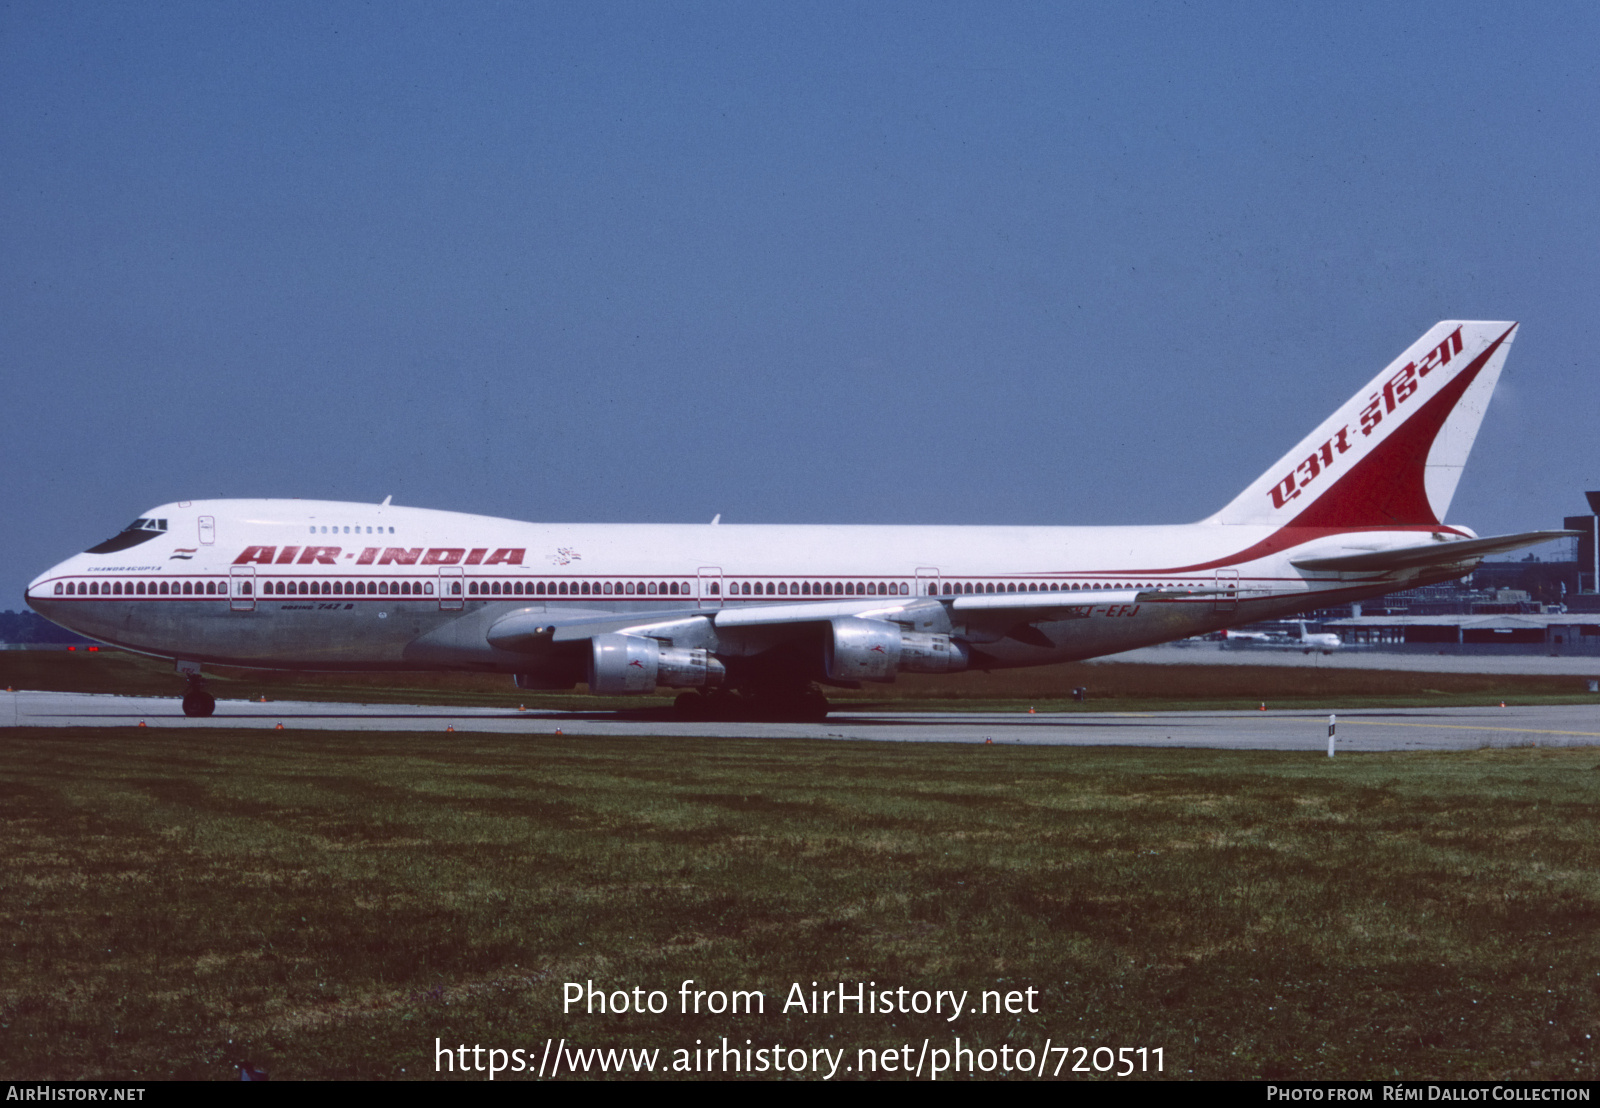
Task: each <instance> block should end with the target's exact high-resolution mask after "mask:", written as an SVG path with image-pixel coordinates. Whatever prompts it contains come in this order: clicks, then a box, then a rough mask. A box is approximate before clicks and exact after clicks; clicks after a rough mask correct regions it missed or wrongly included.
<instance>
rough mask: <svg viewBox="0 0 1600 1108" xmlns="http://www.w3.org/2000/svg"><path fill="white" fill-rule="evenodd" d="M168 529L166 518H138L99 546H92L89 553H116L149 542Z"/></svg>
mask: <svg viewBox="0 0 1600 1108" xmlns="http://www.w3.org/2000/svg"><path fill="white" fill-rule="evenodd" d="M166 530H167V521H166V520H164V519H136V520H134V521H133V522H132V523H130V524H128V526H126V527H124V528H123V529H122V530H121V532H119V533H118V534H115V535H112V536H111V537H110V538H109V539H107V540H106V541H105V542H103V543H100V544H99V545H98V546H91V547H90V548H89V549H88V550H87V551H85V553H87V554H115V553H116V552H117V551H119V550H126V549H128V547H130V546H138V545H139V544H140V543H142V542H149V541H150V540H151V539H153V538H155V537H156V536H158V535H161V534H164V533H165V532H166Z"/></svg>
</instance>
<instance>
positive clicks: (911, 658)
mask: <svg viewBox="0 0 1600 1108" xmlns="http://www.w3.org/2000/svg"><path fill="white" fill-rule="evenodd" d="M830 626H831V633H830V634H829V636H828V638H827V639H826V640H825V641H824V643H823V672H825V673H826V674H827V675H828V677H829V679H831V680H834V681H893V680H894V678H895V674H896V673H897V672H900V671H904V672H906V673H954V672H956V671H957V670H963V669H966V668H967V648H966V647H964V646H962V645H961V644H960V643H957V642H951V641H950V636H949V635H928V634H922V633H919V632H914V631H903V630H901V628H900V625H899V624H896V623H890V622H888V621H887V620H881V619H862V618H860V617H859V616H845V617H843V618H841V619H836V620H833V621H832V623H831V625H830Z"/></svg>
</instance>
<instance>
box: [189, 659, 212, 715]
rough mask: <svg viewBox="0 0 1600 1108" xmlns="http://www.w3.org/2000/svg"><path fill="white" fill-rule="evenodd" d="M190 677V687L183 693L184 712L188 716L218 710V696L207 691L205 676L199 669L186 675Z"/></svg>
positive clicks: (207, 713) (206, 713)
mask: <svg viewBox="0 0 1600 1108" xmlns="http://www.w3.org/2000/svg"><path fill="white" fill-rule="evenodd" d="M186 676H187V677H188V678H189V687H188V689H186V690H185V691H184V694H183V714H184V715H186V716H209V715H210V714H211V713H212V712H215V711H216V710H217V698H216V697H214V696H212V695H211V694H210V693H208V692H206V682H205V678H203V677H201V676H200V673H199V671H198V670H197V671H195V672H193V673H190V674H187V675H186Z"/></svg>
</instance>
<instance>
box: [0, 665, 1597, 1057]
mask: <svg viewBox="0 0 1600 1108" xmlns="http://www.w3.org/2000/svg"><path fill="white" fill-rule="evenodd" d="M1429 680H1432V678H1429ZM1597 763H1600V751H1596V750H1594V749H1583V748H1561V749H1549V748H1545V749H1514V750H1479V751H1471V752H1463V753H1451V754H1416V753H1408V754H1357V755H1344V756H1341V757H1339V758H1338V759H1336V760H1331V761H1330V760H1329V759H1327V758H1325V757H1320V756H1314V755H1301V754H1282V753H1269V752H1225V751H1203V750H1162V751H1155V750H1128V749H1114V750H1113V749H1094V748H1065V747H1058V748H1052V747H1010V746H1008V747H995V746H954V745H920V744H919V745H912V744H905V745H902V744H866V743H861V744H855V743H839V742H832V743H830V742H820V741H770V742H759V741H743V740H739V741H710V740H683V739H664V738H652V739H630V740H610V739H572V738H557V737H553V736H541V737H520V736H518V737H502V736H483V735H456V736H451V737H449V738H446V737H444V736H439V735H428V736H386V735H375V734H370V733H348V734H342V733H332V732H319V733H314V734H305V733H299V734H297V733H292V732H291V733H287V734H283V733H278V734H273V733H264V732H257V731H252V732H246V731H228V730H215V731H203V732H202V731H192V732H187V731H161V732H148V731H146V732H138V731H133V730H115V731H113V730H81V729H80V730H55V729H50V730H28V729H9V730H5V731H0V766H3V767H4V768H3V769H0V791H3V802H0V814H3V818H4V841H3V850H4V857H5V859H6V861H5V865H4V867H3V868H0V875H3V876H0V882H3V895H0V919H3V920H4V934H5V936H6V941H7V942H8V943H9V946H10V949H9V950H8V951H6V954H5V959H4V963H3V964H4V966H5V973H4V976H3V979H0V1073H4V1074H5V1076H6V1077H8V1078H11V1079H26V1080H33V1079H42V1078H73V1077H80V1078H118V1079H122V1078H158V1077H184V1078H224V1079H226V1078H230V1077H233V1076H234V1075H235V1071H234V1069H233V1067H234V1066H235V1065H236V1064H239V1063H241V1062H244V1061H246V1060H248V1061H250V1062H252V1063H254V1064H256V1065H258V1066H261V1067H262V1068H264V1069H266V1070H267V1071H268V1072H269V1073H270V1074H271V1075H272V1077H273V1078H274V1079H281V1078H301V1077H401V1078H417V1077H432V1076H434V1067H435V1053H434V1044H435V1039H436V1038H438V1039H440V1040H442V1041H443V1043H444V1044H445V1046H446V1047H452V1046H456V1045H460V1044H466V1045H467V1046H469V1047H470V1046H472V1045H474V1044H479V1045H482V1046H484V1047H499V1048H502V1049H505V1050H508V1051H509V1050H512V1049H519V1048H520V1049H523V1050H524V1051H528V1052H530V1053H529V1055H528V1057H531V1058H532V1059H533V1063H534V1064H535V1065H536V1063H537V1060H538V1058H539V1057H540V1053H541V1051H542V1050H543V1048H544V1042H545V1039H546V1037H547V1036H551V1037H554V1038H557V1039H561V1038H565V1039H566V1040H567V1044H568V1046H569V1048H570V1047H573V1046H577V1047H580V1048H584V1049H587V1048H590V1047H634V1048H647V1049H648V1048H655V1049H659V1050H660V1051H661V1053H660V1055H659V1057H658V1073H659V1072H660V1071H662V1070H667V1069H668V1068H669V1067H670V1065H671V1064H672V1061H673V1059H674V1054H673V1051H674V1050H676V1049H678V1048H685V1049H689V1050H692V1049H694V1048H695V1046H696V1040H701V1041H702V1042H703V1043H708V1044H709V1043H720V1041H721V1039H722V1038H723V1037H724V1036H726V1037H727V1038H728V1039H730V1040H731V1041H732V1042H733V1043H734V1045H736V1046H740V1047H742V1046H743V1045H744V1043H745V1040H747V1039H748V1040H751V1041H752V1049H756V1048H761V1047H766V1046H770V1045H772V1044H774V1043H781V1044H783V1046H784V1047H785V1048H786V1049H790V1048H795V1047H801V1048H808V1049H809V1048H824V1049H835V1050H836V1049H840V1048H843V1049H844V1050H845V1051H846V1053H845V1055H844V1056H843V1059H842V1062H843V1065H844V1066H854V1065H856V1064H857V1062H858V1060H859V1055H858V1054H857V1053H856V1052H857V1050H858V1049H861V1048H874V1049H886V1048H890V1047H898V1046H901V1045H902V1044H911V1045H912V1047H913V1050H912V1055H911V1057H912V1058H913V1060H915V1058H916V1057H917V1051H919V1050H920V1049H921V1044H922V1042H923V1041H924V1039H927V1040H928V1041H929V1042H931V1043H932V1045H933V1046H934V1047H941V1046H943V1047H946V1048H948V1047H951V1046H953V1044H954V1039H955V1037H957V1036H959V1037H960V1038H961V1040H962V1043H963V1045H966V1046H968V1047H972V1048H975V1049H977V1050H980V1051H981V1050H983V1049H989V1050H999V1049H1001V1048H1002V1047H1011V1048H1024V1047H1025V1048H1028V1049H1031V1050H1034V1051H1038V1050H1040V1049H1042V1048H1043V1047H1044V1046H1045V1044H1046V1041H1047V1040H1049V1042H1050V1043H1052V1044H1053V1045H1054V1046H1056V1047H1060V1046H1074V1047H1075V1046H1083V1047H1087V1048H1090V1049H1091V1050H1092V1049H1093V1048H1095V1047H1109V1048H1112V1049H1113V1050H1115V1049H1116V1048H1122V1047H1132V1048H1138V1047H1146V1048H1160V1049H1161V1051H1162V1055H1161V1057H1162V1062H1163V1072H1162V1074H1161V1076H1164V1077H1167V1078H1186V1077H1196V1078H1262V1077H1269V1078H1281V1077H1306V1078H1367V1079H1380V1078H1394V1077H1405V1078H1457V1077H1459V1078H1467V1077H1495V1078H1510V1077H1522V1078H1546V1079H1569V1078H1585V1079H1593V1078H1595V1077H1597V1076H1600V1074H1597V1072H1596V1054H1595V1049H1594V1037H1595V1036H1597V1035H1600V837H1597V835H1596V833H1595V832H1596V819H1595V813H1596V811H1597V803H1600V764H1597ZM690 978H692V979H694V981H695V982H696V985H695V986H694V987H695V988H697V989H705V990H734V989H740V990H760V991H762V992H763V993H764V994H765V996H766V998H767V999H766V1011H765V1012H764V1013H763V1014H760V1015H743V1014H741V1015H737V1016H733V1015H712V1014H700V1015H692V1014H691V1015H684V1014H681V1013H679V1012H678V1010H677V1005H678V1003H679V1000H678V997H679V994H678V990H679V988H680V983H681V982H682V981H684V980H685V979H690ZM591 980H592V981H593V982H594V983H595V985H596V986H597V987H601V988H604V989H607V990H614V989H627V990H631V989H633V988H634V987H635V986H638V987H641V988H643V989H644V990H647V991H648V990H661V991H662V992H663V993H664V994H665V996H666V997H669V998H670V999H671V1008H670V1009H669V1011H668V1012H666V1013H663V1014H660V1015H649V1014H645V1015H637V1014H628V1015H614V1014H606V1015H599V1014H593V1015H590V1014H584V1013H582V1012H581V1011H579V1012H571V1013H563V1011H562V995H563V992H562V989H563V984H564V983H565V982H569V981H571V982H580V983H581V982H586V981H591ZM813 981H815V982H817V983H818V984H819V988H827V987H829V986H833V987H835V988H836V987H837V984H838V983H839V982H846V983H849V984H850V985H851V987H852V988H853V987H854V983H856V982H865V981H872V982H876V983H877V986H878V988H879V989H885V988H888V989H894V988H898V987H900V986H905V987H907V988H909V989H926V990H954V991H956V992H958V993H959V992H962V991H967V992H969V993H970V996H971V1000H970V1002H969V1003H970V1004H974V1005H975V1004H976V1003H977V998H978V996H979V993H980V992H981V991H983V990H994V991H996V992H1001V991H1003V992H1011V991H1017V992H1024V991H1025V990H1028V989H1033V990H1036V992H1035V993H1034V997H1035V1004H1036V1007H1037V1009H1038V1010H1037V1011H1036V1012H1032V1013H1028V1012H1021V1013H1017V1014H1011V1015H997V1014H992V1013H991V1014H988V1015H984V1014H981V1013H980V1014H974V1013H972V1012H971V1011H970V1010H969V1011H968V1012H966V1013H965V1014H964V1015H963V1016H962V1017H961V1018H960V1019H958V1020H957V1021H955V1022H949V1021H947V1020H945V1019H944V1018H942V1017H940V1016H934V1015H915V1014H912V1015H894V1016H885V1015H870V1014H868V1015H856V1014H853V1013H848V1014H844V1015H839V1014H828V1015H809V1014H801V1013H799V1012H797V1011H790V1012H788V1013H784V1012H783V1011H782V1010H781V1008H782V1004H783V1000H784V998H785V996H786V994H787V992H788V990H789V989H790V987H791V985H792V984H793V983H796V982H798V983H800V984H801V985H802V987H803V988H804V989H805V990H807V991H809V989H810V984H811V982H813ZM468 1057H469V1060H470V1059H471V1055H470V1054H469V1056H468ZM979 1057H983V1056H981V1055H980V1056H979ZM1091 1057H1092V1056H1091ZM1145 1057H1146V1058H1153V1057H1154V1056H1153V1055H1146V1056H1145ZM1078 1059H1079V1056H1078V1055H1076V1054H1072V1055H1069V1056H1068V1066H1067V1070H1068V1071H1070V1067H1071V1064H1073V1063H1074V1062H1076V1061H1077V1060H1078ZM980 1064H981V1063H980ZM1055 1064H1056V1056H1052V1057H1051V1058H1050V1061H1049V1065H1050V1066H1052V1067H1053V1066H1054V1065H1055ZM1151 1064H1152V1065H1153V1062H1152V1063H1151ZM1065 1072H1066V1071H1064V1075H1065ZM458 1076H459V1075H458ZM476 1076H485V1075H484V1074H478V1075H476ZM504 1076H510V1075H502V1077H504ZM702 1076H703V1075H702ZM840 1076H841V1077H856V1076H859V1074H857V1073H845V1072H844V1070H843V1068H842V1067H841V1071H840ZM896 1076H898V1074H897V1075H896ZM980 1076H982V1075H981V1074H980ZM990 1076H993V1075H992V1074H991V1075H990ZM1076 1076H1079V1077H1082V1076H1086V1075H1083V1074H1078V1075H1076ZM1089 1076H1092V1074H1091V1075H1089Z"/></svg>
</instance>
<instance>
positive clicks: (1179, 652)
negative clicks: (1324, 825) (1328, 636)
mask: <svg viewBox="0 0 1600 1108" xmlns="http://www.w3.org/2000/svg"><path fill="white" fill-rule="evenodd" d="M1100 662H1140V663H1144V664H1146V665H1161V666H1284V667H1289V668H1293V669H1386V670H1400V671H1404V672H1409V673H1511V674H1549V675H1552V676H1563V675H1568V676H1577V677H1595V678H1600V655H1594V654H1555V655H1552V654H1439V653H1431V654H1427V653H1407V652H1404V651H1398V650H1367V649H1363V648H1362V647H1359V646H1353V647H1344V648H1342V649H1340V650H1336V651H1334V652H1333V653H1332V654H1320V653H1315V652H1313V653H1311V654H1304V653H1302V652H1301V651H1299V650H1286V649H1282V648H1279V647H1270V646H1229V647H1224V646H1223V645H1222V644H1221V643H1211V642H1182V643H1169V644H1167V645H1165V646H1147V647H1145V648H1143V649H1142V650H1129V651H1127V652H1125V653H1122V654H1108V655H1106V656H1105V657H1103V658H1094V659H1091V660H1090V662H1089V665H1095V664H1096V663H1100Z"/></svg>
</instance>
